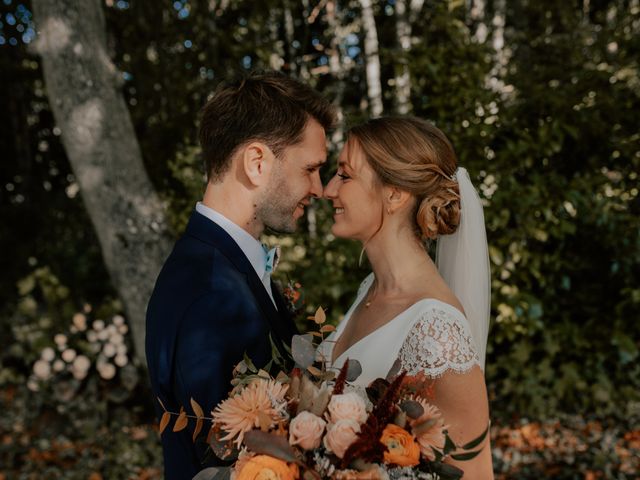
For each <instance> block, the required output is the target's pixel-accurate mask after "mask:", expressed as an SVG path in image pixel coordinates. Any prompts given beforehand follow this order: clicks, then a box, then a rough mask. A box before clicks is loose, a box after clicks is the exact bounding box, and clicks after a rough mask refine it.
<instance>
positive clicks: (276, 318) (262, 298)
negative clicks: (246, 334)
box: [185, 211, 293, 345]
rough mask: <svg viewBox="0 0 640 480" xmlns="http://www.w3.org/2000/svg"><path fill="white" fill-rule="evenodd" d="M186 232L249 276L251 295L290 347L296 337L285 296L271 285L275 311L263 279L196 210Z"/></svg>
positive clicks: (224, 234) (220, 230) (228, 238)
mask: <svg viewBox="0 0 640 480" xmlns="http://www.w3.org/2000/svg"><path fill="white" fill-rule="evenodd" d="M185 233H186V234H188V235H192V236H194V237H196V238H198V239H199V240H201V241H203V242H205V243H208V244H210V245H212V246H214V247H215V248H217V249H218V250H219V251H220V252H221V253H222V254H223V255H224V256H225V257H227V258H228V259H229V261H231V263H233V265H234V266H235V267H236V268H237V269H238V271H240V272H242V273H243V274H244V275H245V276H246V278H247V283H248V285H249V287H250V288H251V292H252V293H253V296H254V298H255V300H256V302H257V304H258V306H259V308H260V311H261V312H262V314H263V316H264V318H265V319H266V320H267V322H268V323H269V326H270V327H271V330H272V331H273V332H274V333H275V334H276V335H277V336H278V337H279V338H280V339H281V340H282V341H283V342H285V343H286V344H287V345H289V344H290V343H291V336H292V335H293V333H292V332H293V327H292V321H291V319H290V317H289V315H288V311H287V308H286V306H285V305H284V301H283V300H282V297H281V296H280V294H279V292H278V291H277V289H276V288H275V286H274V285H273V282H272V283H271V285H272V287H271V288H272V292H273V295H274V299H275V300H276V304H277V305H278V310H276V308H275V306H274V305H273V302H272V301H271V297H269V294H268V293H267V291H266V289H265V288H264V284H263V283H262V280H261V279H260V278H259V277H258V275H257V274H256V271H255V269H254V268H253V265H251V262H250V261H249V259H248V258H247V257H246V255H245V254H244V253H243V251H242V249H241V248H240V247H239V246H238V244H237V243H236V242H235V241H234V240H233V238H231V236H230V235H229V234H228V233H227V232H226V231H225V230H224V229H223V228H222V227H220V226H219V225H218V224H216V223H215V222H213V221H212V220H210V219H208V218H206V217H205V216H204V215H201V214H199V213H198V212H195V211H194V212H193V213H192V214H191V218H190V219H189V223H188V225H187V229H186V232H185Z"/></svg>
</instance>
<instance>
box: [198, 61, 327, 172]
mask: <svg viewBox="0 0 640 480" xmlns="http://www.w3.org/2000/svg"><path fill="white" fill-rule="evenodd" d="M309 118H313V119H315V120H316V121H317V122H318V123H319V124H320V125H322V126H323V127H324V129H325V130H329V129H331V128H332V127H333V125H334V123H335V118H336V115H335V108H334V107H333V106H332V105H331V103H330V102H329V101H328V100H326V99H324V98H323V97H322V96H321V95H320V94H319V93H318V92H316V91H315V90H314V89H312V88H311V87H309V86H308V85H305V84H303V83H301V82H299V81H297V80H294V79H293V78H290V77H288V76H286V75H284V74H281V73H278V72H256V73H251V74H249V75H247V76H244V77H242V78H238V79H235V80H233V81H230V82H225V83H222V84H221V85H220V86H219V87H218V88H217V89H216V92H215V94H214V95H213V97H212V98H211V99H210V100H209V101H208V102H207V104H206V105H205V106H204V108H203V109H202V112H201V123H200V145H201V146H202V156H203V160H204V166H205V170H206V173H207V178H208V179H209V180H213V181H218V180H220V179H221V178H222V177H223V176H224V174H225V173H226V172H227V170H228V169H229V168H230V166H231V159H232V157H233V155H234V153H235V152H236V151H237V149H238V148H239V147H240V146H242V145H244V144H246V143H248V142H250V141H255V140H258V141H262V142H264V143H265V144H266V145H268V146H269V148H271V150H272V151H273V153H274V155H276V157H278V156H279V155H280V154H281V153H282V151H283V150H284V149H285V148H286V147H288V146H291V145H295V144H297V143H298V142H300V141H301V140H302V134H303V132H304V128H305V126H306V124H307V121H308V120H309Z"/></svg>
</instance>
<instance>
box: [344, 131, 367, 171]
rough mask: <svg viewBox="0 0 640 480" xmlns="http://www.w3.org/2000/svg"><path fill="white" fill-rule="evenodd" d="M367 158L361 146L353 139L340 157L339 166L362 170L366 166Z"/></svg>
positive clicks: (347, 143)
mask: <svg viewBox="0 0 640 480" xmlns="http://www.w3.org/2000/svg"><path fill="white" fill-rule="evenodd" d="M365 163H366V162H365V156H364V152H363V150H362V148H361V147H360V144H359V143H358V141H357V140H355V139H354V138H353V137H352V138H350V139H348V140H347V142H346V143H345V144H344V148H343V149H342V152H341V153H340V156H339V157H338V165H341V166H345V167H348V168H349V169H351V170H354V171H357V170H360V169H361V168H362V167H363V166H364V165H365Z"/></svg>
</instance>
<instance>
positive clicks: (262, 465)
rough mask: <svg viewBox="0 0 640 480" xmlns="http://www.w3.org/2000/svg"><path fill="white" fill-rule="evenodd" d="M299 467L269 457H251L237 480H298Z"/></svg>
mask: <svg viewBox="0 0 640 480" xmlns="http://www.w3.org/2000/svg"><path fill="white" fill-rule="evenodd" d="M299 476H300V471H299V470H298V466H297V465H295V464H288V463H287V462H285V461H282V460H279V459H277V458H274V457H270V456H269V455H256V456H255V457H251V458H250V459H249V460H248V461H247V462H246V463H245V464H244V465H243V467H242V470H240V472H239V473H238V476H237V477H236V480H297V479H298V478H299Z"/></svg>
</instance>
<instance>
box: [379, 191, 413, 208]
mask: <svg viewBox="0 0 640 480" xmlns="http://www.w3.org/2000/svg"><path fill="white" fill-rule="evenodd" d="M412 198H413V196H412V195H411V194H410V193H409V192H407V191H406V190H402V189H400V188H398V187H391V186H385V187H384V203H385V210H386V211H387V213H388V214H390V215H391V214H393V213H395V212H397V211H398V210H402V209H403V208H405V207H406V206H407V205H409V203H410V202H411V199H412Z"/></svg>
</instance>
